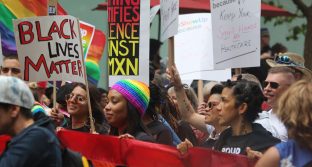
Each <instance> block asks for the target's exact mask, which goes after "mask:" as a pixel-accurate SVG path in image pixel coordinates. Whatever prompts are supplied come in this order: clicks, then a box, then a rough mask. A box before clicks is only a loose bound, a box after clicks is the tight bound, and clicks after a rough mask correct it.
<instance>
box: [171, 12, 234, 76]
mask: <svg viewBox="0 0 312 167" xmlns="http://www.w3.org/2000/svg"><path fill="white" fill-rule="evenodd" d="M174 38H175V39H174V40H175V42H174V44H175V45H174V52H175V63H176V66H177V68H178V70H179V73H180V75H181V79H182V80H183V81H184V80H190V79H192V80H193V79H202V80H215V81H225V80H227V79H230V78H231V71H230V70H216V71H214V70H213V51H212V30H211V14H210V13H198V14H186V15H180V16H179V31H178V34H177V35H176V36H175V37H174Z"/></svg>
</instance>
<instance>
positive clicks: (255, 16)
mask: <svg viewBox="0 0 312 167" xmlns="http://www.w3.org/2000/svg"><path fill="white" fill-rule="evenodd" d="M210 6H211V14H212V31H213V51H214V54H213V55H214V68H215V69H225V68H241V67H254V66H259V65H260V11H261V1H260V0H235V1H234V0H232V1H224V0H210Z"/></svg>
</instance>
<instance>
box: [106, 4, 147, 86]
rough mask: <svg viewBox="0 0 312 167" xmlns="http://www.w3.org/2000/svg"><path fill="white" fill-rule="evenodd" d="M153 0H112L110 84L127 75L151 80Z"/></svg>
mask: <svg viewBox="0 0 312 167" xmlns="http://www.w3.org/2000/svg"><path fill="white" fill-rule="evenodd" d="M149 3H150V2H149V0H143V1H140V0H131V1H116V0H108V8H107V11H108V27H109V30H108V31H109V33H108V34H109V36H108V56H109V57H108V66H109V75H110V77H109V85H112V84H114V83H115V82H117V81H118V80H120V79H124V78H125V77H127V78H131V79H136V80H140V81H142V82H145V83H148V79H149V78H148V77H149V76H148V75H149V72H148V69H149V68H148V66H149V64H148V61H149V60H148V58H149V57H148V54H149V23H150V17H149V16H150V8H149Z"/></svg>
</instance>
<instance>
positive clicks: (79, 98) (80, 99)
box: [65, 93, 87, 104]
mask: <svg viewBox="0 0 312 167" xmlns="http://www.w3.org/2000/svg"><path fill="white" fill-rule="evenodd" d="M73 98H74V101H77V102H78V103H81V104H82V103H86V100H87V99H86V98H85V97H84V96H81V95H75V94H73V93H71V94H68V95H65V99H66V102H68V101H69V100H71V99H73Z"/></svg>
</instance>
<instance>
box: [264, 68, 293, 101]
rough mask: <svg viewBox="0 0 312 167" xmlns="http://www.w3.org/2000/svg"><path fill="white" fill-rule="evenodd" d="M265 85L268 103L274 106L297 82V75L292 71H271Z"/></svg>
mask: <svg viewBox="0 0 312 167" xmlns="http://www.w3.org/2000/svg"><path fill="white" fill-rule="evenodd" d="M265 82H266V83H267V85H266V86H264V87H263V94H264V96H265V97H266V98H267V102H268V104H269V105H270V106H271V107H273V106H274V105H275V104H276V102H277V99H278V97H279V96H281V94H282V93H283V92H284V91H285V90H287V88H288V87H289V86H290V85H291V84H292V83H294V82H295V77H294V76H293V75H292V74H290V73H269V74H268V76H267V78H266V80H265Z"/></svg>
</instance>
